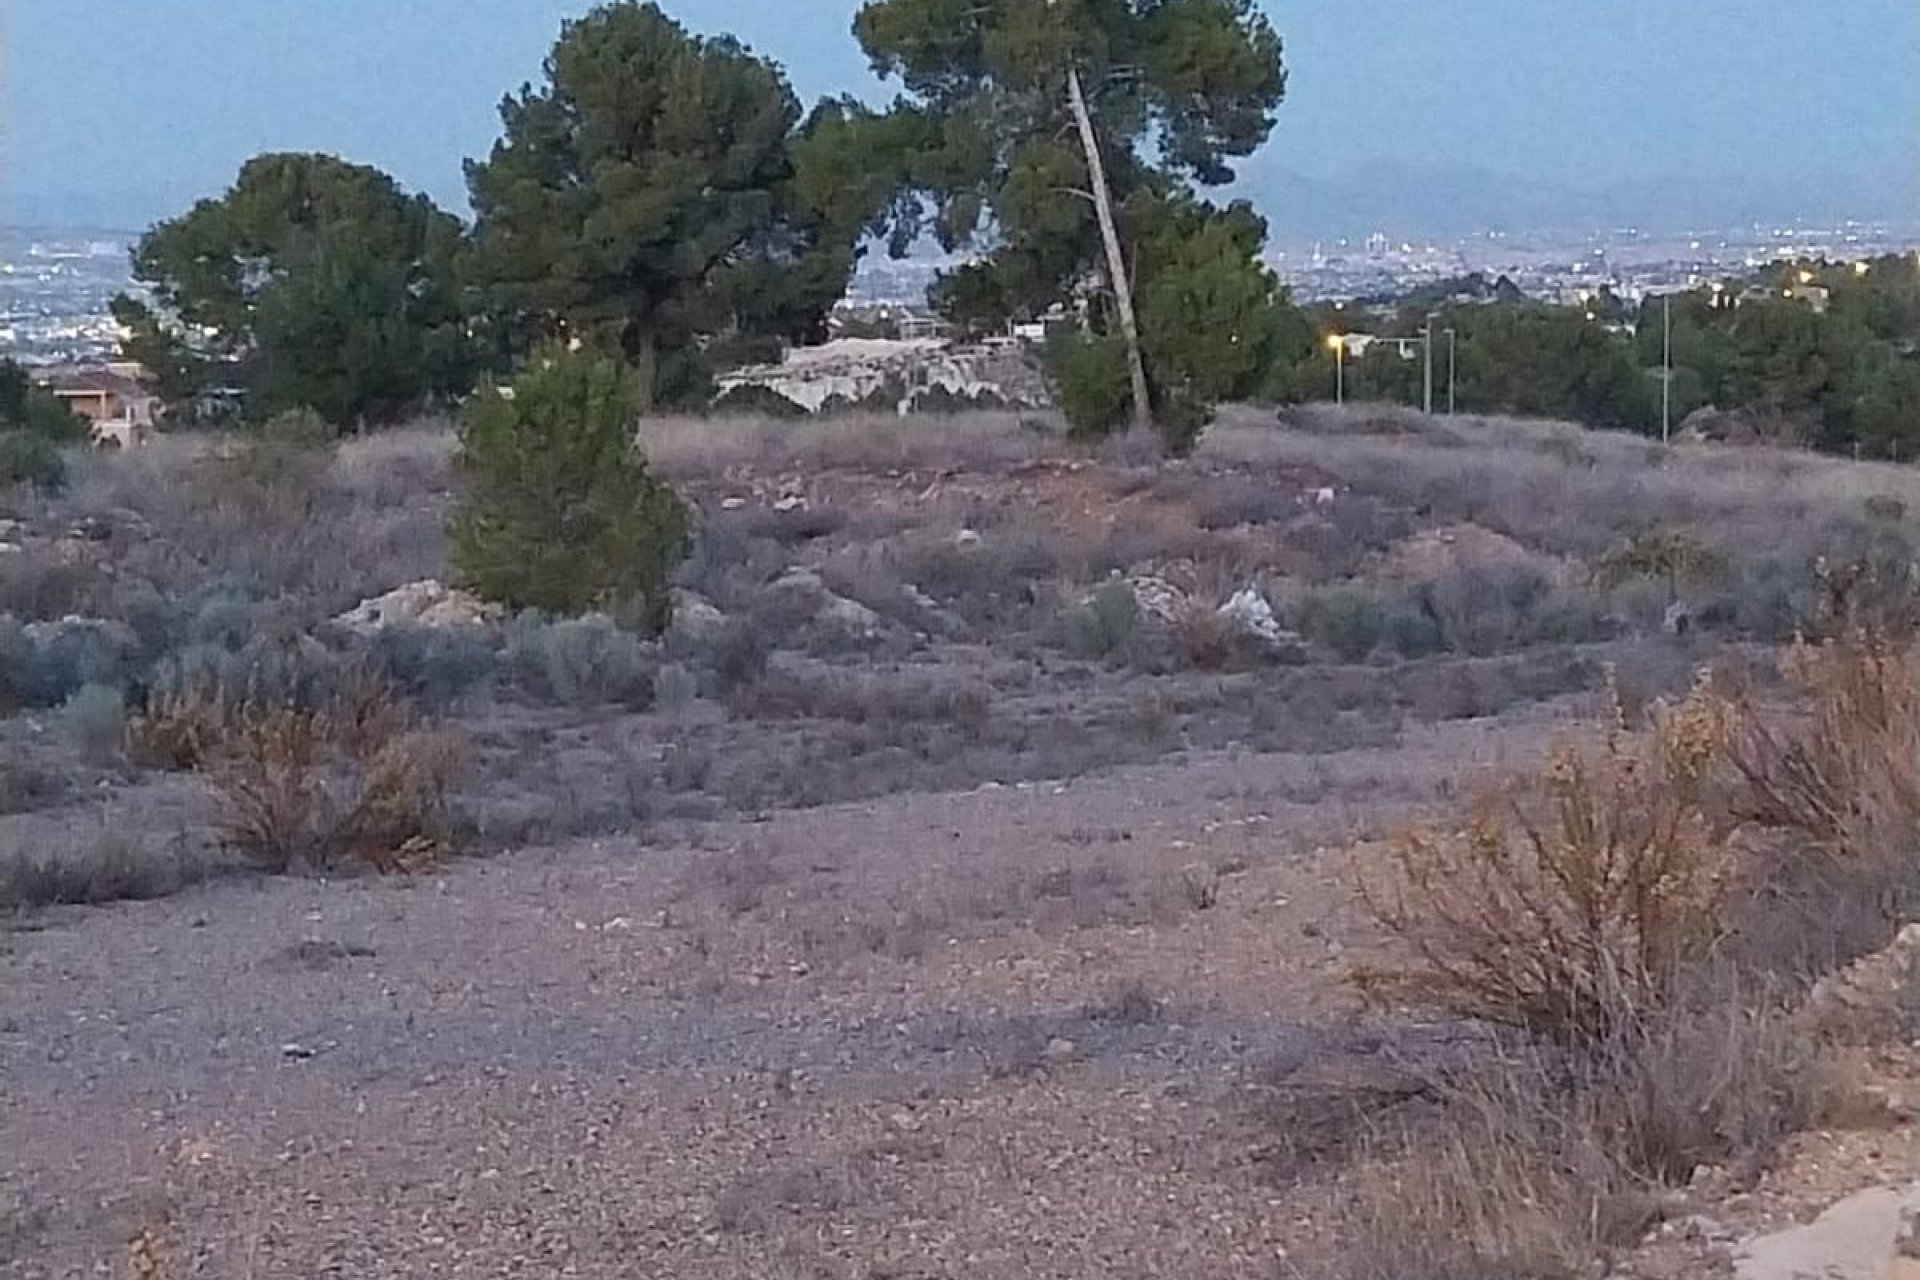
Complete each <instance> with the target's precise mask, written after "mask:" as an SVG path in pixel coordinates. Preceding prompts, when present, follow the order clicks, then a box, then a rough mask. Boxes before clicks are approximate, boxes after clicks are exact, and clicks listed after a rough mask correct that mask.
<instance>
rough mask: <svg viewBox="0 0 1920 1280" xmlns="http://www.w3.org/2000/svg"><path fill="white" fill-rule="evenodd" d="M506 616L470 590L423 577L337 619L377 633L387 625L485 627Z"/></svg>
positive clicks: (358, 628)
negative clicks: (463, 589) (462, 589)
mask: <svg viewBox="0 0 1920 1280" xmlns="http://www.w3.org/2000/svg"><path fill="white" fill-rule="evenodd" d="M504 616H505V611H504V610H502V609H501V608H500V607H499V606H498V605H494V604H488V603H487V602H486V601H484V600H482V599H480V598H479V597H478V596H476V595H473V594H471V593H470V592H466V591H461V590H459V589H458V588H455V587H449V586H446V585H445V584H443V583H441V582H440V581H439V580H438V579H436V578H422V579H421V580H420V581H418V582H409V583H407V584H406V585H404V586H399V587H395V588H394V589H393V590H391V591H389V592H387V593H386V594H385V595H378V596H374V597H372V598H371V599H367V600H362V601H361V602H360V603H359V604H357V605H355V606H354V607H353V608H351V609H349V610H347V611H346V612H345V613H343V614H341V615H340V616H339V617H338V618H336V619H335V621H336V622H339V623H340V624H341V625H343V626H346V627H350V628H352V629H353V630H355V631H360V632H375V631H381V630H384V629H386V628H387V627H427V628H430V629H435V630H439V629H443V628H452V627H483V626H486V625H488V624H489V623H494V622H498V621H500V619H501V618H503V617H504Z"/></svg>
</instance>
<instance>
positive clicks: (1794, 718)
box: [1728, 625, 1920, 982]
mask: <svg viewBox="0 0 1920 1280" xmlns="http://www.w3.org/2000/svg"><path fill="white" fill-rule="evenodd" d="M1783 666H1784V669H1785V674H1786V677H1787V683H1788V685H1789V688H1790V690H1791V692H1792V694H1793V697H1792V698H1791V700H1790V701H1788V702H1787V703H1785V704H1782V705H1776V706H1761V705H1758V704H1756V703H1755V702H1754V701H1753V700H1752V699H1751V698H1748V699H1743V700H1742V701H1741V702H1740V704H1739V705H1738V707H1737V709H1736V712H1737V713H1736V715H1735V717H1734V721H1733V731H1732V734H1731V737H1730V741H1729V749H1728V759H1729V762H1730V764H1731V772H1732V774H1733V782H1734V785H1733V803H1734V804H1735V805H1736V806H1737V807H1738V809H1739V810H1740V812H1741V813H1742V814H1743V816H1745V817H1746V818H1747V819H1748V820H1749V821H1750V822H1751V823H1752V824H1753V825H1754V826H1755V827H1756V828H1766V829H1769V838H1768V839H1766V840H1765V841H1763V842H1758V843H1757V846H1756V847H1757V848H1758V850H1759V851H1760V852H1761V854H1762V856H1761V857H1760V858H1759V859H1758V860H1757V861H1758V866H1757V869H1756V874H1755V875H1754V876H1753V881H1754V893H1753V895H1752V898H1751V900H1750V902H1749V903H1748V904H1747V906H1746V908H1745V911H1744V918H1743V919H1742V922H1741V923H1742V930H1741V937H1740V943H1741V946H1742V948H1743V949H1744V950H1745V952H1746V953H1747V955H1746V957H1745V959H1746V961H1747V963H1749V964H1751V965H1755V966H1758V967H1763V968H1766V969H1768V970H1770V971H1773V972H1777V973H1780V974H1783V975H1787V976H1790V977H1792V978H1794V979H1796V980H1798V981H1801V982H1806V981H1811V980H1814V979H1817V978H1818V977H1819V976H1820V975H1821V974H1823V973H1825V972H1828V971H1830V970H1832V969H1833V968H1835V967H1837V966H1839V965H1843V964H1846V963H1848V962H1850V961H1852V960H1854V959H1856V958H1858V957H1860V956H1862V955H1865V954H1867V953H1869V952H1871V951H1874V950H1876V949H1878V948H1880V947H1882V946H1884V945H1885V944H1886V943H1887V941H1888V940H1889V939H1890V938H1891V937H1892V936H1893V934H1894V933H1895V931H1897V930H1898V929H1899V928H1900V927H1901V926H1902V925H1904V924H1907V923H1909V922H1911V921H1912V920H1914V919H1915V918H1916V916H1917V915H1920V854H1917V853H1916V850H1920V672H1916V669H1915V665H1914V649H1913V642H1912V640H1911V639H1910V638H1909V637H1907V636H1906V635H1905V634H1903V633H1896V632H1889V631H1887V630H1884V629H1880V628H1875V627H1870V626H1860V625H1852V626H1849V627H1848V628H1846V629H1844V630H1842V631H1840V632H1838V633H1837V634H1836V635H1834V636H1833V637H1831V638H1829V639H1827V640H1824V641H1821V642H1818V643H1806V642H1802V643H1799V644H1796V645H1795V646H1794V647H1793V648H1792V649H1791V650H1790V651H1789V652H1788V654H1787V657H1786V659H1785V662H1784V664H1783Z"/></svg>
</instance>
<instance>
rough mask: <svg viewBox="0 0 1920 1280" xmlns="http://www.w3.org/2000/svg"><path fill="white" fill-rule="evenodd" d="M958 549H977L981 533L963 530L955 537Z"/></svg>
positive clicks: (954, 541) (974, 530)
mask: <svg viewBox="0 0 1920 1280" xmlns="http://www.w3.org/2000/svg"><path fill="white" fill-rule="evenodd" d="M953 545H954V546H956V547H977V546H979V545H980V532H979V530H977V529H962V530H961V531H960V532H958V533H956V534H954V535H953Z"/></svg>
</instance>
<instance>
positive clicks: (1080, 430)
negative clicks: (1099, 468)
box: [1046, 330, 1133, 439]
mask: <svg viewBox="0 0 1920 1280" xmlns="http://www.w3.org/2000/svg"><path fill="white" fill-rule="evenodd" d="M1046 369H1047V376H1048V378H1049V379H1050V380H1051V381H1052V383H1053V399H1054V403H1056V404H1057V405H1059V406H1060V412H1061V413H1062V414H1064V415H1065V416H1066V419H1067V426H1068V429H1069V430H1070V431H1071V433H1072V434H1073V435H1074V436H1076V437H1079V438H1081V439H1089V438H1097V437H1100V436H1104V435H1110V434H1112V433H1113V432H1115V431H1117V430H1119V429H1121V428H1122V427H1124V426H1125V425H1126V423H1127V418H1128V415H1129V414H1130V413H1131V412H1132V409H1133V400H1132V393H1131V391H1130V390H1129V387H1128V379H1127V346H1126V343H1125V342H1124V341H1122V340H1121V339H1120V338H1117V337H1108V336H1096V335H1093V334H1088V333H1083V332H1080V331H1078V330H1061V331H1059V332H1056V334H1055V335H1054V337H1053V338H1052V339H1051V340H1050V341H1049V342H1048V343H1047V349H1046Z"/></svg>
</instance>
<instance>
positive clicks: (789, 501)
mask: <svg viewBox="0 0 1920 1280" xmlns="http://www.w3.org/2000/svg"><path fill="white" fill-rule="evenodd" d="M806 505H807V500H806V499H805V498H803V497H801V496H800V495H799V494H797V493H790V494H788V495H787V496H786V497H784V498H782V499H780V501H778V502H776V503H774V504H773V509H774V510H775V511H778V512H780V513H781V514H782V515H784V514H786V513H787V512H789V511H798V510H800V509H801V508H802V507H804V506H806Z"/></svg>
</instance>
